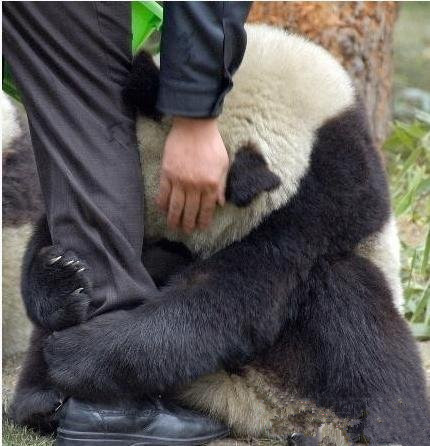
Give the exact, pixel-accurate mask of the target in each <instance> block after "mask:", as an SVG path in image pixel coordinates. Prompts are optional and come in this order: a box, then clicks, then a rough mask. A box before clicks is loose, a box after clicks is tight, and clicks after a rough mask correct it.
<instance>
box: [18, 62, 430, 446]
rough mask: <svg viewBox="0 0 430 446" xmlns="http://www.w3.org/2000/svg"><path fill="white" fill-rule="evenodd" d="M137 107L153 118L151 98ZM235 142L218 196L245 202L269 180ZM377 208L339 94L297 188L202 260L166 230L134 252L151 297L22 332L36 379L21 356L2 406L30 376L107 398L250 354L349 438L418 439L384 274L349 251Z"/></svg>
mask: <svg viewBox="0 0 430 446" xmlns="http://www.w3.org/2000/svg"><path fill="white" fill-rule="evenodd" d="M143 60H144V61H145V63H148V60H149V59H148V58H144V59H143ZM138 62H139V59H138ZM136 69H138V70H143V71H145V72H147V73H151V72H155V70H153V68H151V69H143V68H142V67H137V68H136ZM151 82H152V85H155V84H156V81H155V80H153V81H151ZM134 88H136V87H134ZM155 93H156V92H154V94H155ZM148 101H149V102H148V103H155V102H154V101H153V100H151V99H150V100H148ZM144 109H145V108H143V110H144ZM146 113H147V114H148V116H150V117H152V118H154V117H156V118H157V119H158V116H156V113H155V111H154V110H153V111H150V110H149V111H148V110H147V111H146ZM238 154H240V156H236V158H235V162H234V163H233V165H232V167H231V170H230V177H229V186H228V196H229V197H230V200H231V201H232V202H233V203H234V204H236V205H238V206H247V205H249V203H251V202H252V200H253V199H255V197H256V196H258V195H259V194H260V193H263V192H264V191H268V190H272V189H273V188H276V187H279V184H278V182H279V178H277V177H276V175H275V174H273V173H272V172H270V170H269V168H268V166H267V165H266V164H265V163H264V159H263V161H261V160H260V162H259V159H258V156H256V155H255V150H254V148H253V146H252V143H250V144H244V146H243V147H242V149H241V150H239V151H238ZM241 163H242V164H241ZM244 166H246V171H245V172H244ZM241 173H243V175H242V174H241ZM257 177H258V181H256V178H257ZM249 191H253V196H250V195H249ZM389 213H390V205H389V198H388V188H387V183H386V178H385V173H384V169H383V166H382V163H381V161H380V158H379V156H378V153H377V151H376V149H375V148H374V146H373V144H372V142H371V139H370V136H369V130H368V127H367V123H366V118H365V113H364V111H363V109H362V108H361V107H353V108H351V109H350V110H347V111H345V112H344V113H343V114H342V115H341V116H338V117H336V118H335V119H332V120H330V121H328V122H326V123H325V124H324V125H323V126H322V127H321V128H320V129H319V130H318V133H317V138H316V140H315V142H314V146H313V150H312V156H311V163H310V167H309V169H308V171H307V173H306V174H305V176H304V177H303V178H302V180H301V183H300V186H299V188H298V193H297V194H296V195H295V196H293V198H292V199H291V200H290V201H289V202H288V203H287V204H286V205H285V206H283V207H281V208H279V209H278V210H275V211H273V212H272V213H271V214H270V215H268V216H266V217H265V218H264V220H263V221H262V223H261V224H260V225H259V226H258V227H256V228H254V229H253V230H252V231H251V233H249V234H248V235H247V236H245V237H244V238H243V239H241V240H238V241H235V242H233V243H231V244H230V245H228V246H226V247H225V248H223V249H220V250H219V251H217V252H216V253H215V254H213V255H211V256H209V257H208V258H205V259H203V258H194V259H193V258H192V256H191V254H189V253H188V252H187V251H186V250H183V249H184V248H180V249H179V248H178V245H175V246H174V247H173V248H171V251H170V252H169V249H170V246H171V245H169V244H168V242H163V243H167V244H168V246H167V245H166V246H159V245H154V246H152V247H151V248H155V250H156V251H155V254H154V257H153V259H155V260H152V263H151V261H149V262H148V261H147V260H148V259H150V255H151V254H148V253H149V252H150V250H149V251H148V252H147V254H148V255H147V257H146V258H145V255H144V256H143V260H144V262H145V264H146V266H147V267H148V268H149V269H151V268H152V265H155V267H154V268H153V274H159V277H160V279H159V284H160V285H161V286H160V290H161V293H160V296H158V297H157V298H156V299H155V298H152V296H150V297H151V299H147V300H142V304H141V305H140V306H137V307H135V308H132V309H125V310H120V311H116V312H111V313H107V314H104V315H101V316H98V317H96V318H93V319H90V320H88V321H87V322H85V323H83V324H82V325H77V326H75V327H72V328H69V329H67V330H62V331H58V332H55V333H53V334H52V335H49V336H43V335H42V336H39V337H38V338H37V339H35V342H36V343H38V347H37V348H35V346H34V344H33V348H32V350H30V352H29V357H28V361H29V363H30V364H32V367H33V368H36V369H37V368H38V367H40V368H39V370H38V372H39V373H40V374H39V376H42V375H43V373H42V372H43V368H44V367H47V364H48V368H49V378H46V380H45V379H42V378H41V379H40V380H39V381H38V383H34V380H32V381H31V382H30V375H31V374H30V373H29V366H27V368H26V367H24V370H23V372H22V376H21V381H20V383H19V385H18V390H17V398H16V400H15V403H14V406H13V407H14V410H15V418H16V419H18V420H19V419H20V417H21V420H22V414H20V413H18V414H17V408H18V407H22V406H23V404H24V403H25V402H24V403H23V398H22V395H23V393H24V392H23V389H27V390H26V391H27V392H28V388H31V386H32V385H33V386H35V385H37V386H39V390H43V391H46V390H47V389H52V388H55V389H56V391H57V392H58V394H56V398H60V397H61V395H62V394H71V395H74V396H77V397H80V398H84V399H88V400H95V401H101V400H110V401H118V400H121V399H130V398H131V399H133V398H142V397H144V396H145V395H146V394H153V393H159V392H168V391H174V390H175V389H177V388H178V387H180V386H182V385H186V384H188V383H190V382H192V381H193V380H196V379H197V378H199V377H201V376H203V375H206V374H210V373H213V372H216V371H219V370H222V369H226V370H229V371H235V373H239V374H240V370H242V367H243V366H245V365H246V364H249V363H252V364H255V365H258V367H259V368H260V369H261V370H268V371H270V373H272V374H274V375H276V376H277V378H278V379H279V381H280V383H281V388H283V389H286V391H289V392H290V391H292V392H294V394H295V395H296V396H297V397H298V398H307V399H311V400H312V401H314V402H315V403H316V405H317V406H320V407H323V408H327V409H330V410H332V411H333V412H334V413H335V414H336V415H337V416H338V417H340V418H345V419H346V420H351V423H350V428H349V436H350V439H351V441H359V440H360V441H365V442H367V443H368V444H372V445H380V444H390V443H391V444H401V445H402V446H418V445H422V446H428V445H430V440H429V439H430V427H429V426H430V417H429V408H428V402H427V399H426V393H425V382H424V377H423V372H422V369H421V363H420V358H419V356H418V353H417V349H416V346H415V343H414V340H413V338H412V336H411V334H410V332H409V329H408V327H407V325H406V323H405V322H404V320H403V319H402V317H401V316H400V315H399V313H398V311H397V310H396V308H395V306H394V304H393V300H392V295H391V291H390V289H389V287H388V284H387V283H386V280H385V277H384V275H383V274H382V273H381V271H380V270H379V269H378V268H377V267H376V266H375V265H374V264H373V263H372V262H370V261H369V260H368V259H365V258H364V257H361V256H360V255H358V254H357V253H356V252H355V249H356V247H357V246H358V244H359V243H360V242H361V241H362V240H363V239H365V238H366V237H368V236H370V235H371V234H373V233H375V232H377V231H379V230H381V229H382V227H383V226H384V224H385V223H386V222H387V220H388V218H389ZM35 240H37V243H40V246H43V245H44V242H46V245H49V243H50V241H49V238H46V239H45V240H44V242H42V243H41V238H40V233H39V236H38V235H35V236H34V238H33V242H31V243H30V247H29V249H33V251H36V250H34V245H33V246H32V245H31V244H32V243H33V244H34V243H35ZM165 248H167V254H166V255H174V256H177V258H176V259H175V261H174V262H172V266H174V265H175V264H178V261H179V264H180V265H181V266H183V267H184V268H181V269H182V271H179V272H178V271H175V270H172V271H169V270H168V269H169V268H166V270H165V271H162V272H161V273H158V272H157V271H158V267H159V266H160V265H161V266H165V265H166V264H167V263H166V264H165V263H164V262H163V260H162V257H160V256H162V255H164V253H165V251H166V249H165ZM157 250H158V251H157ZM181 250H183V251H181ZM42 257H43V256H42ZM42 257H37V256H36V257H35V256H30V259H28V260H27V261H29V262H37V261H40V259H42ZM160 259H161V260H160ZM45 260H46V259H45ZM182 260H183V263H182V264H181V261H182ZM166 276H168V280H167V277H166ZM33 279H34V278H33ZM33 279H32V278H31V277H29V276H28V275H27V276H26V277H24V279H23V280H24V282H25V281H29V280H33ZM39 280H42V281H43V280H44V279H43V277H41V276H40V277H39ZM162 282H167V283H166V284H164V283H162ZM43 285H44V284H43ZM58 286H61V283H58ZM34 289H36V288H34ZM38 289H46V287H45V288H44V287H40V288H38ZM51 291H52V290H51ZM45 298H46V296H42V295H36V294H35V293H33V296H32V298H31V299H27V301H26V304H27V307H28V309H29V314H32V310H31V305H34V301H35V300H36V299H38V300H39V302H40V301H43V299H45ZM32 302H33V303H32ZM35 322H36V323H38V324H39V325H43V324H44V320H43V319H40V320H35ZM77 322H80V321H77ZM41 340H43V344H44V348H43V349H42V347H41V345H40V343H41ZM42 350H43V355H44V356H43V357H42V356H41V355H42ZM45 361H46V362H45ZM50 391H51V390H50ZM24 406H25V404H24ZM20 410H21V411H22V410H23V409H22V408H21V409H20ZM30 418H31V417H27V419H26V420H25V422H27V423H31V420H29V419H30ZM287 433H288V432H286V434H287Z"/></svg>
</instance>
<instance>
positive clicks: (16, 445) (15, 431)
mask: <svg viewBox="0 0 430 446" xmlns="http://www.w3.org/2000/svg"><path fill="white" fill-rule="evenodd" d="M429 21H430V3H427V4H426V3H425V2H412V3H409V4H407V5H404V6H403V7H402V9H401V12H400V18H399V21H398V24H397V27H396V32H395V42H394V50H395V54H394V62H395V89H396V92H399V91H400V90H401V89H402V88H404V87H405V86H413V87H417V88H419V89H422V90H427V91H430V76H429V75H428V73H429V72H430V27H429V26H428V23H429ZM410 228H411V226H407V225H406V226H405V227H404V228H403V227H401V230H402V231H404V232H406V231H409V230H410ZM420 237H421V236H420ZM419 346H420V350H421V351H422V354H423V360H424V365H425V367H426V373H427V383H428V387H429V389H430V342H426V343H420V344H419ZM21 360H22V358H21V357H15V358H8V359H7V360H5V361H4V363H3V396H4V401H5V402H6V403H7V401H8V400H9V399H10V397H11V393H12V389H13V385H14V383H15V380H16V376H17V373H18V371H19V366H20V363H21ZM429 394H430V393H429ZM2 439H3V445H4V446H53V439H51V438H43V437H40V436H37V435H35V434H34V433H32V432H30V431H27V430H25V429H19V428H16V427H14V426H12V425H11V424H9V423H8V422H7V421H4V423H3V436H2ZM250 444H252V445H253V446H281V445H285V442H282V441H274V440H259V441H256V440H253V441H252V442H251V441H239V440H222V441H218V442H216V443H213V446H215V445H216V446H224V445H225V446H246V445H250Z"/></svg>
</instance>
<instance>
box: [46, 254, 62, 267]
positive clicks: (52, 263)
mask: <svg viewBox="0 0 430 446" xmlns="http://www.w3.org/2000/svg"><path fill="white" fill-rule="evenodd" d="M61 257H62V256H57V257H54V258H53V259H50V260H49V261H48V264H49V265H54V264H55V263H57V262H58V261H59V260H60V259H61Z"/></svg>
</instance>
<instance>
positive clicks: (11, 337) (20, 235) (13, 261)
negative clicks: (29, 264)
mask: <svg viewBox="0 0 430 446" xmlns="http://www.w3.org/2000/svg"><path fill="white" fill-rule="evenodd" d="M32 230H33V225H31V224H25V225H21V226H18V227H16V228H3V232H2V258H3V262H2V279H3V285H2V296H3V297H2V310H3V311H2V336H3V350H2V355H3V356H4V357H7V356H10V355H15V354H17V353H22V352H24V351H25V350H26V348H27V346H28V339H29V337H30V332H31V324H30V321H29V320H28V318H27V315H26V313H25V310H24V305H23V303H22V299H21V264H22V258H23V256H24V252H25V248H26V245H27V243H28V240H29V239H30V235H31V233H32Z"/></svg>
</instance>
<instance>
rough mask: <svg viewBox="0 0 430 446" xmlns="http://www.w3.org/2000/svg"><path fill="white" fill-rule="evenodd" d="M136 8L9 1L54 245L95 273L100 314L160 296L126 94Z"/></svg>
mask: <svg viewBox="0 0 430 446" xmlns="http://www.w3.org/2000/svg"><path fill="white" fill-rule="evenodd" d="M130 27H131V18H130V3H129V2H3V36H4V37H3V51H4V54H5V56H6V59H7V60H8V62H9V63H10V64H11V66H12V70H13V72H14V76H15V79H16V81H17V83H18V85H19V88H20V91H21V93H22V95H23V100H24V105H25V108H26V110H27V114H28V120H29V124H30V129H31V138H32V142H33V147H34V151H35V156H36V161H37V168H38V172H39V177H40V183H41V187H42V193H43V196H44V200H45V205H46V212H47V216H48V223H49V227H50V231H51V236H52V239H53V243H54V244H56V245H60V246H61V247H62V248H64V249H71V250H73V251H75V252H76V253H77V254H78V255H79V256H80V257H82V258H83V259H84V260H85V261H86V262H87V263H88V265H89V267H90V270H91V274H92V279H93V283H94V302H93V303H94V305H95V307H97V308H98V310H97V313H100V312H102V311H108V310H110V309H112V308H115V307H116V306H123V305H126V304H128V303H132V302H135V301H138V300H140V299H141V298H142V297H143V296H145V294H146V293H148V292H153V291H154V288H155V287H154V284H153V282H152V280H151V278H150V276H149V275H148V273H147V272H146V270H145V268H144V266H143V265H142V263H141V251H142V240H143V195H142V180H141V170H140V160H139V154H138V150H137V144H136V139H135V123H134V119H133V116H132V114H131V112H130V111H129V110H128V109H127V108H126V107H125V106H124V104H123V102H122V99H121V89H122V87H123V85H124V82H125V80H126V78H127V75H128V73H129V69H130V63H131V31H130Z"/></svg>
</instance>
